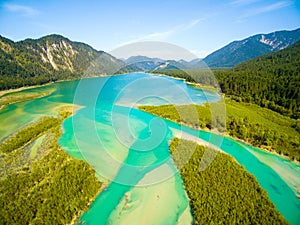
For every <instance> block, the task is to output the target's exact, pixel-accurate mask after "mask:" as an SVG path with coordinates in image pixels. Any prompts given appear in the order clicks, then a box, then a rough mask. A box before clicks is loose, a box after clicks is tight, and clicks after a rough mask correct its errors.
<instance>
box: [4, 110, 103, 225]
mask: <svg viewBox="0 0 300 225" xmlns="http://www.w3.org/2000/svg"><path fill="white" fill-rule="evenodd" d="M70 115H71V108H62V109H61V110H60V112H59V115H58V116H57V117H46V116H45V117H42V118H41V119H39V120H38V121H37V122H34V123H31V124H29V125H27V126H25V127H24V128H22V129H21V130H20V131H18V132H17V133H15V134H13V135H12V136H10V137H8V138H7V139H5V140H4V141H2V142H1V144H0V154H1V160H0V174H1V179H0V192H1V199H0V206H1V207H0V221H1V223H2V224H70V223H73V222H74V221H76V220H77V219H78V217H79V216H80V214H81V212H83V211H85V210H87V209H88V207H89V204H90V203H91V201H93V200H94V198H95V196H96V195H97V194H98V193H99V192H100V190H101V185H102V184H101V183H100V182H99V181H98V180H97V179H96V177H95V171H94V169H93V168H92V167H91V166H90V165H88V164H87V163H86V162H84V161H82V160H77V159H74V158H72V157H71V156H69V155H68V154H67V153H66V152H64V151H63V150H62V149H61V148H60V146H59V145H58V143H57V141H58V138H59V137H60V136H61V124H62V121H63V120H64V119H66V118H67V117H69V116H70Z"/></svg>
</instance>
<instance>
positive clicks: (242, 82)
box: [214, 41, 300, 118]
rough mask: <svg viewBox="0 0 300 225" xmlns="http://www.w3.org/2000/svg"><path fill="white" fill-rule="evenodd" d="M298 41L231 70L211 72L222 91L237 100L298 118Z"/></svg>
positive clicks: (299, 89)
mask: <svg viewBox="0 0 300 225" xmlns="http://www.w3.org/2000/svg"><path fill="white" fill-rule="evenodd" d="M299 65H300V41H299V42H297V43H296V44H294V45H292V46H290V47H288V48H286V49H284V50H281V51H278V52H275V53H270V54H267V55H263V56H261V57H258V58H256V59H253V60H251V61H248V62H245V63H242V64H239V65H238V66H236V67H234V68H233V69H232V70H217V71H214V73H215V75H216V77H217V78H218V80H219V82H220V86H221V89H222V91H223V92H224V93H225V94H227V95H231V96H234V98H235V99H236V100H239V101H246V102H254V103H256V104H258V105H260V106H262V107H267V108H270V109H272V110H274V111H277V112H280V113H282V114H285V115H288V116H291V117H293V118H300V67H299Z"/></svg>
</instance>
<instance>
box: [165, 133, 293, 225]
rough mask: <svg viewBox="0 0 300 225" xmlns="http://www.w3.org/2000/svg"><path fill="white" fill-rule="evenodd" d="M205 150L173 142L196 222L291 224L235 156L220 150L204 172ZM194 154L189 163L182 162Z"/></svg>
mask: <svg viewBox="0 0 300 225" xmlns="http://www.w3.org/2000/svg"><path fill="white" fill-rule="evenodd" d="M191 151H192V152H191ZM204 151H205V147H204V146H200V145H196V147H195V143H193V142H191V141H188V140H183V139H178V138H174V139H173V140H172V142H171V144H170V152H171V154H172V157H173V160H174V162H175V165H176V166H178V167H179V168H181V169H180V171H179V172H180V174H181V176H182V179H183V183H184V186H185V189H186V191H187V195H188V197H189V199H190V206H191V210H192V214H193V217H194V224H196V225H197V224H288V222H286V220H285V219H284V218H283V216H281V215H280V213H279V212H278V211H277V210H276V208H275V206H274V205H273V203H272V202H271V201H270V200H269V198H268V195H267V192H266V191H264V190H263V189H262V188H261V187H260V186H259V184H258V182H257V181H256V179H255V178H254V176H253V175H250V174H249V173H248V172H247V171H246V170H245V169H244V168H243V167H242V166H240V165H239V164H238V163H237V162H236V161H234V159H233V158H232V157H231V156H229V155H227V154H224V153H221V152H219V153H218V154H217V155H216V157H215V159H214V161H213V162H212V163H211V165H209V166H208V168H206V169H205V170H203V171H200V170H199V164H200V160H201V158H202V155H203V154H204ZM211 151H217V150H214V149H211ZM191 153H192V156H191V158H190V159H189V160H188V162H187V163H185V162H182V159H184V158H186V157H185V155H190V154H191Z"/></svg>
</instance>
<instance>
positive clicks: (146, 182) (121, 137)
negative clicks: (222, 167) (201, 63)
mask: <svg viewBox="0 0 300 225" xmlns="http://www.w3.org/2000/svg"><path fill="white" fill-rule="evenodd" d="M49 89H51V90H52V92H51V94H49V95H48V96H45V97H43V98H40V99H35V100H32V101H25V102H21V103H16V104H11V105H9V107H6V108H4V109H3V110H1V111H0V121H1V122H0V123H1V126H0V139H2V138H5V137H6V136H7V135H9V134H11V133H13V132H15V131H16V130H17V129H19V128H20V127H21V126H24V125H26V124H27V123H29V122H31V121H34V120H36V119H37V118H39V117H40V116H43V115H53V114H55V108H56V107H58V106H60V105H63V104H76V105H79V106H82V107H83V108H81V109H80V110H78V111H77V112H76V114H75V115H74V116H73V117H71V118H69V119H67V120H66V121H65V122H64V124H63V129H64V134H63V135H62V137H61V138H60V140H59V143H60V145H61V146H62V147H63V148H64V149H65V150H66V151H67V152H68V153H69V154H70V155H72V156H74V157H77V158H81V159H84V160H86V161H87V162H88V163H89V164H91V165H92V166H93V167H94V168H95V170H96V172H97V176H99V178H100V179H102V180H112V182H111V183H110V184H109V186H108V187H107V189H106V190H104V191H103V192H102V193H101V194H100V195H99V196H98V197H97V198H96V200H95V202H94V203H93V204H92V206H91V208H90V210H89V211H87V212H85V213H84V214H83V216H82V218H81V219H82V220H83V221H85V222H87V223H88V224H106V223H107V222H109V223H110V224H121V222H120V221H126V222H128V221H130V222H132V221H134V220H137V218H139V221H142V219H143V213H144V212H147V213H151V215H150V218H152V219H153V221H155V223H154V222H153V223H152V224H175V223H176V221H177V220H178V219H179V218H180V217H181V216H182V214H183V213H184V212H185V210H186V209H189V206H188V200H187V196H186V194H185V191H184V189H183V187H182V180H181V178H180V176H179V175H178V174H176V173H175V171H176V170H175V168H174V165H173V163H172V160H171V158H170V155H169V153H168V142H169V141H170V140H171V139H172V138H173V136H174V135H173V133H172V130H178V131H183V132H185V133H188V134H190V135H193V136H196V137H199V138H201V139H203V140H205V141H208V142H210V143H212V144H214V145H216V146H218V147H220V148H221V149H222V150H223V151H224V152H227V153H228V154H230V155H232V156H233V157H234V158H235V159H236V160H237V161H238V162H239V163H240V164H242V165H244V166H245V168H246V169H247V170H248V171H249V172H250V173H252V174H253V175H254V176H255V177H256V179H257V180H258V182H259V183H260V185H261V186H262V187H263V188H264V189H265V190H266V191H267V192H268V194H269V196H270V198H271V200H272V201H273V202H274V204H275V205H276V207H277V209H278V210H279V211H280V212H281V213H282V214H283V215H284V217H285V218H286V219H287V220H288V221H289V222H290V223H291V224H300V217H299V216H298V215H300V202H299V200H298V199H297V198H296V195H295V191H294V189H293V188H292V187H291V184H290V183H288V182H287V180H286V179H284V178H285V177H286V176H289V175H291V176H293V177H294V178H295V177H296V178H297V179H299V177H300V168H299V166H298V165H296V164H293V163H291V162H288V161H286V160H285V159H283V158H280V157H278V156H274V155H272V154H268V153H265V152H262V151H260V150H257V149H255V148H252V147H250V146H246V145H245V144H242V143H239V142H237V141H235V140H233V139H231V138H228V137H221V136H218V135H215V134H211V133H209V132H204V131H195V130H192V129H190V128H187V127H184V126H179V125H178V124H176V123H173V122H170V121H167V120H164V119H161V118H158V117H155V116H153V115H150V114H148V113H145V112H141V111H139V110H137V109H135V108H132V107H135V106H137V105H144V104H150V105H158V104H190V103H197V104H202V103H204V102H207V101H216V100H218V99H219V96H218V95H216V94H214V93H213V92H208V91H207V92H205V91H201V90H198V89H195V88H193V87H191V86H188V85H186V84H185V83H184V82H183V81H180V80H174V79H171V78H166V77H158V76H151V75H148V74H143V73H136V74H130V75H120V76H115V77H107V78H92V79H83V80H81V81H70V82H61V83H55V84H52V85H49V86H47V87H41V88H38V89H32V90H26V91H29V92H30V91H33V92H44V91H46V90H49ZM74 96H75V97H74ZM274 160H275V161H276V165H288V166H286V171H285V172H286V173H280V171H279V170H278V168H275V164H272V163H270V162H273V161H274ZM272 168H274V169H272ZM275 171H277V172H275ZM150 190H151V191H150ZM150 193H156V194H155V196H150ZM148 195H149V196H150V197H147V196H148ZM124 196H125V197H124ZM126 196H127V197H126ZM128 196H129V197H128ZM139 201H142V202H139ZM124 202H125V203H126V204H125V203H124ZM122 204H125V205H122ZM152 205H153V207H150V206H152ZM125 206H126V207H125ZM141 206H145V207H146V206H147V207H148V208H141ZM160 207H161V208H160ZM162 209H163V210H162ZM188 214H189V213H188ZM139 215H140V217H138V216H139ZM144 217H145V216H144ZM189 220H190V218H189V216H187V219H186V221H189ZM146 222H148V224H151V221H146ZM190 222H191V221H189V223H190ZM124 223H125V222H124ZM125 224H126V223H125ZM127 224H128V223H127ZM132 224H133V223H132ZM183 224H184V223H183Z"/></svg>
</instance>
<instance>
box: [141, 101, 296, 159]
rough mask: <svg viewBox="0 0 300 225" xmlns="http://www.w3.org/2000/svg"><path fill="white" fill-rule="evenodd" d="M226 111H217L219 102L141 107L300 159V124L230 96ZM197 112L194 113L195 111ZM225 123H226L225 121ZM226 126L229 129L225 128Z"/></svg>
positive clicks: (199, 127)
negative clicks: (215, 111) (201, 104)
mask: <svg viewBox="0 0 300 225" xmlns="http://www.w3.org/2000/svg"><path fill="white" fill-rule="evenodd" d="M225 102H226V114H225V112H223V113H215V115H213V116H212V113H211V110H210V109H211V108H210V107H215V108H218V104H219V103H218V102H216V103H206V104H205V105H204V106H200V105H182V106H174V105H162V106H140V107H139V108H140V109H141V110H144V111H146V112H149V113H152V114H155V115H157V116H161V117H163V118H166V119H170V120H172V121H175V122H177V123H181V124H184V125H187V126H190V127H192V128H195V129H209V130H213V131H214V130H218V131H219V132H226V133H227V134H228V135H230V136H233V137H236V138H239V139H242V140H244V141H246V142H248V143H250V144H252V145H254V146H256V147H260V148H264V149H267V150H269V151H275V152H277V153H278V154H282V155H285V156H287V157H289V158H290V159H291V160H298V161H300V132H299V131H300V123H299V120H295V119H292V118H289V117H286V116H283V115H280V114H279V113H276V112H273V111H271V110H269V109H266V108H261V107H259V106H257V105H256V104H251V103H243V102H236V101H234V100H230V99H226V101H225ZM193 112H194V113H193ZM224 117H226V118H224ZM223 123H225V124H223ZM224 128H226V129H224Z"/></svg>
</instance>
